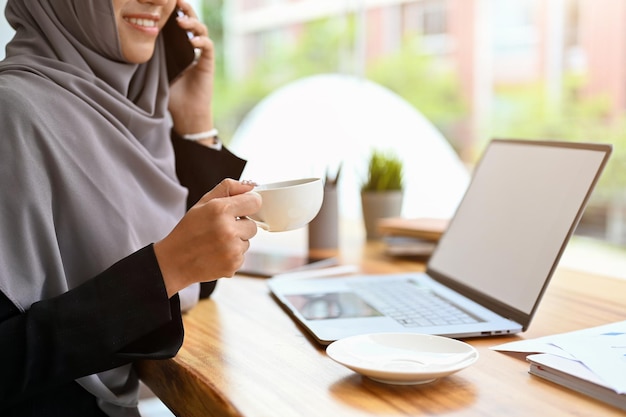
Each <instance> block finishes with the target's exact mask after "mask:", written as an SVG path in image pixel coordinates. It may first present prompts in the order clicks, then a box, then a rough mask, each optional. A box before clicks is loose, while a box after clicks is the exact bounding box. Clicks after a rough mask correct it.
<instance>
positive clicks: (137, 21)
mask: <svg viewBox="0 0 626 417" xmlns="http://www.w3.org/2000/svg"><path fill="white" fill-rule="evenodd" d="M125 20H126V21H127V22H128V23H130V24H132V25H135V26H141V27H145V28H153V27H156V26H157V22H156V21H155V20H152V19H141V18H137V17H128V18H125Z"/></svg>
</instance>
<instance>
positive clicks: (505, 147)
mask: <svg viewBox="0 0 626 417" xmlns="http://www.w3.org/2000/svg"><path fill="white" fill-rule="evenodd" d="M611 151H612V147H611V145H608V144H587V143H570V142H556V141H531V140H514V139H508V140H507V139H494V140H492V141H491V142H490V143H489V144H488V145H487V147H486V149H485V151H484V153H483V155H482V156H481V158H480V161H479V163H478V164H477V165H476V168H475V170H474V173H473V175H472V180H471V181H470V184H469V186H468V188H467V190H466V192H465V195H464V196H463V198H462V200H461V202H460V203H459V205H458V207H457V209H456V212H455V214H454V216H453V217H452V219H450V222H449V225H448V227H447V229H446V231H445V232H444V234H443V235H442V236H441V238H440V240H439V242H438V243H437V246H436V248H435V250H434V252H433V254H432V256H431V257H430V259H429V260H428V263H427V265H426V270H425V271H424V272H414V273H400V274H382V275H368V274H356V275H351V276H342V277H334V278H331V277H325V278H310V279H289V278H284V277H282V278H279V277H275V278H271V279H269V280H268V285H269V289H270V292H271V293H272V295H273V296H274V298H275V299H276V300H277V301H278V302H279V303H280V304H281V305H282V306H283V307H284V308H285V310H286V311H287V312H288V313H289V314H291V315H292V316H293V318H295V319H296V320H297V321H298V322H300V323H301V324H302V325H303V327H304V328H305V329H306V330H307V331H308V332H310V334H311V335H312V336H314V338H315V339H316V340H317V341H318V342H319V343H321V344H328V343H330V342H332V341H335V340H337V339H340V338H344V337H348V336H353V335H357V334H364V333H377V332H415V333H426V334H435V335H443V336H449V337H455V338H462V337H477V336H491V335H500V334H512V333H518V332H523V331H525V330H526V329H527V328H528V326H529V324H530V321H531V319H532V317H533V315H534V314H535V312H536V310H537V307H538V306H539V302H540V300H541V298H542V296H543V293H544V292H545V290H546V287H547V286H548V283H549V281H550V278H551V276H552V274H553V273H554V271H555V269H556V267H557V264H558V262H559V259H560V257H561V255H562V253H563V251H564V249H565V247H566V244H567V242H568V241H569V239H570V237H571V236H572V234H573V232H574V230H575V228H576V225H577V224H578V221H579V220H580V218H581V216H582V213H583V211H584V208H585V205H586V203H587V201H588V199H589V196H590V195H591V192H592V190H593V188H594V187H595V185H596V183H597V181H598V179H599V177H600V175H601V172H602V170H603V169H604V166H605V164H606V162H607V160H608V158H609V156H610V154H611ZM442 192H445V190H442ZM424 296H425V297H426V298H427V300H426V301H424V302H422V301H420V298H421V297H424ZM439 304H444V308H446V309H447V310H446V311H444V312H443V314H442V315H440V316H436V315H435V314H434V313H435V306H437V305H439ZM422 307H424V308H425V310H426V313H425V315H421V314H420V313H419V311H418V310H419V309H420V308H422ZM401 310H406V311H401Z"/></svg>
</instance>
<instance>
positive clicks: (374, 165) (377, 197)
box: [361, 149, 404, 239]
mask: <svg viewBox="0 0 626 417" xmlns="http://www.w3.org/2000/svg"><path fill="white" fill-rule="evenodd" d="M403 198H404V165H403V162H402V160H401V159H400V158H399V157H398V156H397V155H396V154H395V153H393V152H391V151H383V150H380V149H374V150H372V152H371V154H370V157H369V161H368V168H367V178H366V179H365V181H364V182H363V184H362V185H361V206H362V208H363V221H364V223H365V232H366V236H367V239H375V238H378V237H379V234H378V230H377V228H378V219H381V218H385V217H397V216H399V215H400V212H401V211H402V201H403Z"/></svg>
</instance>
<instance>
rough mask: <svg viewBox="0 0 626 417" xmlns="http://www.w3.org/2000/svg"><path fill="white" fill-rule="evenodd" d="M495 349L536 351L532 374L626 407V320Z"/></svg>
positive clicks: (616, 405)
mask: <svg viewBox="0 0 626 417" xmlns="http://www.w3.org/2000/svg"><path fill="white" fill-rule="evenodd" d="M492 349H494V350H498V351H509V352H527V353H534V354H533V355H529V356H528V357H527V360H528V361H529V362H530V373H531V374H534V375H537V376H540V377H542V378H545V379H548V380H550V381H552V382H555V383H557V384H561V385H563V386H566V387H568V388H570V389H573V390H576V391H578V392H580V393H582V394H586V395H589V396H591V397H594V398H597V399H599V400H601V401H604V402H606V403H608V404H611V405H613V406H615V407H618V408H620V409H622V410H626V321H623V322H618V323H612V324H607V325H604V326H599V327H593V328H590V329H584V330H579V331H575V332H569V333H562V334H558V335H554V336H546V337H542V338H538V339H532V340H522V341H519V342H511V343H505V344H503V345H499V346H494V347H492Z"/></svg>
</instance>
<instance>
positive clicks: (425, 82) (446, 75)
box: [367, 35, 466, 146]
mask: <svg viewBox="0 0 626 417" xmlns="http://www.w3.org/2000/svg"><path fill="white" fill-rule="evenodd" d="M367 76H368V78H369V79H371V80H372V81H375V82H377V83H378V84H380V85H383V86H385V87H387V88H389V89H390V90H392V91H393V92H395V93H396V94H398V95H399V96H400V97H403V98H404V99H405V100H406V101H407V102H409V103H410V104H412V105H413V106H414V107H415V108H416V109H418V110H419V111H420V112H421V113H422V114H423V115H424V116H425V117H426V118H427V119H428V120H429V121H431V122H432V123H433V124H434V125H435V126H437V127H438V128H439V130H441V131H442V132H444V136H449V137H453V135H446V134H445V133H446V132H448V131H449V130H450V127H451V126H452V125H453V124H454V123H456V122H457V121H458V120H459V119H460V118H461V117H462V116H463V113H464V112H465V107H466V106H465V103H464V102H463V100H462V98H461V94H460V91H461V89H460V87H459V85H458V79H457V77H456V75H455V74H454V73H453V72H452V71H451V70H450V69H448V68H445V67H443V66H442V65H439V66H436V65H435V60H433V58H431V57H430V56H429V55H428V54H426V53H424V51H423V50H422V48H421V44H420V38H419V36H418V35H413V36H408V37H407V38H406V39H405V40H404V42H403V43H402V47H401V48H400V49H399V50H398V51H396V52H395V53H392V54H390V55H386V56H384V57H381V58H380V59H378V60H377V61H376V62H373V63H370V64H369V65H368V68H367ZM454 145H455V144H453V146H454Z"/></svg>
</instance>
